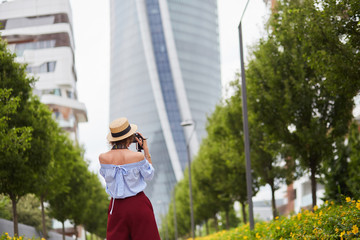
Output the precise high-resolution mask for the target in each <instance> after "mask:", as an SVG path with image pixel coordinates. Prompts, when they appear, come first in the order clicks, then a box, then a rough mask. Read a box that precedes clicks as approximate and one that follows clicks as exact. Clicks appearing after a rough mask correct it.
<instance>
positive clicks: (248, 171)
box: [239, 0, 254, 230]
mask: <svg viewBox="0 0 360 240" xmlns="http://www.w3.org/2000/svg"><path fill="white" fill-rule="evenodd" d="M249 1H250V0H248V1H247V3H246V5H245V8H244V11H243V13H242V15H241V18H240V23H239V45H240V64H241V96H242V104H243V107H242V112H243V128H244V138H245V139H244V140H245V141H244V145H245V158H246V189H247V197H248V203H249V222H250V230H253V229H254V214H253V202H252V176H251V161H250V141H249V126H248V115H247V100H246V79H245V66H244V51H243V42H242V28H241V21H242V18H243V16H244V13H245V11H246V8H247V6H248V4H249Z"/></svg>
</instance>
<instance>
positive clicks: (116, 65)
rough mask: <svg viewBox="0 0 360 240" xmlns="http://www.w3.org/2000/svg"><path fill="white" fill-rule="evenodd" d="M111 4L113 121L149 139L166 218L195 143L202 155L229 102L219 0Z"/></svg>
mask: <svg viewBox="0 0 360 240" xmlns="http://www.w3.org/2000/svg"><path fill="white" fill-rule="evenodd" d="M110 2H111V3H110V7H111V10H110V11H111V71H110V77H111V79H110V121H112V120H114V119H116V118H118V117H121V116H126V117H127V118H128V119H129V121H130V122H132V123H135V124H137V125H138V127H139V131H140V132H141V133H143V134H144V136H146V137H148V138H149V139H148V143H149V144H150V146H149V147H150V151H151V154H152V159H153V163H154V167H155V169H156V174H155V177H154V179H153V180H152V182H151V183H150V185H149V186H148V187H147V195H148V196H149V197H150V199H151V201H152V203H153V205H154V211H155V214H156V216H157V217H159V216H160V215H161V214H165V213H166V211H167V206H168V203H169V201H170V199H171V192H172V190H173V186H174V184H175V183H176V182H177V181H179V180H180V179H182V177H183V171H184V169H185V167H186V165H187V161H188V160H187V148H186V146H187V143H188V144H189V146H190V152H191V154H192V155H194V154H195V153H196V152H197V150H198V147H199V143H200V141H201V139H202V138H203V137H204V136H205V135H206V131H205V124H206V116H207V115H209V114H210V113H211V112H212V110H213V109H214V107H215V105H216V103H218V101H219V100H220V97H221V79H220V54H219V32H218V16H217V0H206V1H203V0H135V1H134V0H111V1H110ZM185 120H191V121H193V123H194V124H193V125H192V126H188V127H185V128H183V127H182V126H181V125H180V124H181V122H182V121H185ZM194 127H195V128H194Z"/></svg>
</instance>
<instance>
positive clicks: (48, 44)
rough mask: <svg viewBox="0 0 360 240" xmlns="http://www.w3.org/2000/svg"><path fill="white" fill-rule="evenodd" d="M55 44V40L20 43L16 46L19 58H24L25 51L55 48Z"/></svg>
mask: <svg viewBox="0 0 360 240" xmlns="http://www.w3.org/2000/svg"><path fill="white" fill-rule="evenodd" d="M55 42H56V41H55V40H46V41H38V42H27V43H18V44H16V45H15V53H16V55H17V56H22V55H23V54H24V51H25V50H27V49H43V48H53V47H55Z"/></svg>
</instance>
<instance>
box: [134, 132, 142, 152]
mask: <svg viewBox="0 0 360 240" xmlns="http://www.w3.org/2000/svg"><path fill="white" fill-rule="evenodd" d="M135 137H137V138H138V139H139V140H140V139H141V140H144V139H143V137H142V136H141V135H140V134H138V133H135ZM133 143H136V149H137V150H138V152H141V150H143V147H142V146H140V144H139V142H138V141H136V138H134V141H133Z"/></svg>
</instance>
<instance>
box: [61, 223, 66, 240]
mask: <svg viewBox="0 0 360 240" xmlns="http://www.w3.org/2000/svg"><path fill="white" fill-rule="evenodd" d="M61 223H62V235H63V240H65V224H64V221H62V222H61Z"/></svg>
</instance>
